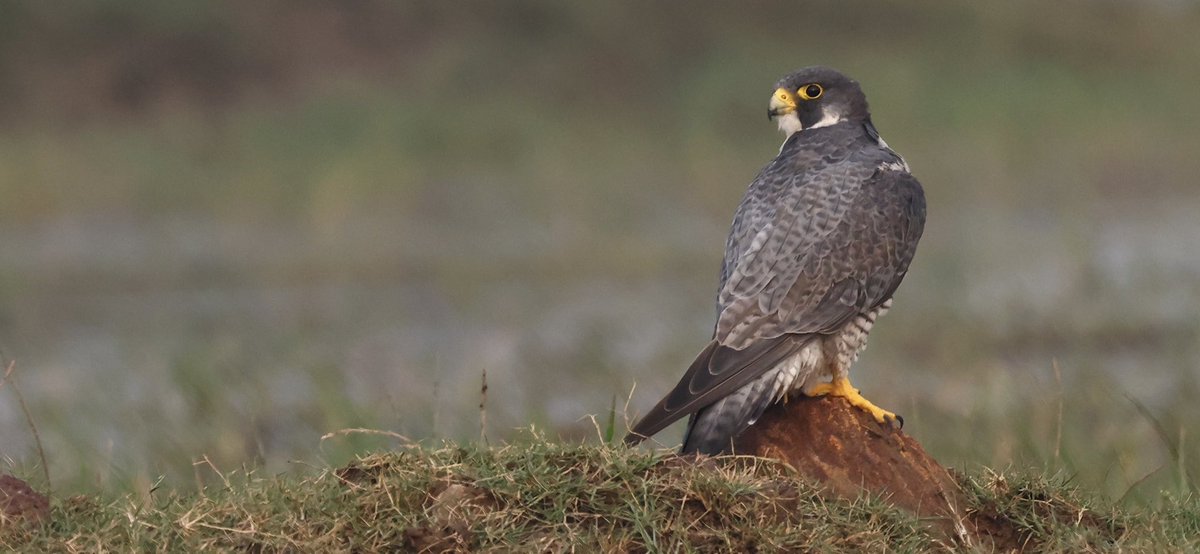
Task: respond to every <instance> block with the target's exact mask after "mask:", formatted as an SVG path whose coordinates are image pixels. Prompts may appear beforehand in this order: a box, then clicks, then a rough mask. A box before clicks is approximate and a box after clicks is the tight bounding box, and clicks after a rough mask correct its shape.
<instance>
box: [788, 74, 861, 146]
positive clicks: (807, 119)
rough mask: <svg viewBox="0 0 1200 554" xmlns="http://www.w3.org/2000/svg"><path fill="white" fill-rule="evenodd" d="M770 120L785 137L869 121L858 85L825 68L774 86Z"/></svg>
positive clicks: (798, 75) (793, 76)
mask: <svg viewBox="0 0 1200 554" xmlns="http://www.w3.org/2000/svg"><path fill="white" fill-rule="evenodd" d="M775 87H776V88H775V93H774V94H772V95H771V103H770V105H769V106H768V107H767V117H769V118H770V119H772V120H775V121H776V122H777V123H778V124H779V130H780V131H783V133H784V134H785V135H788V136H791V134H792V133H795V132H797V131H803V130H805V129H813V128H816V127H826V126H829V125H833V124H836V123H841V122H843V121H866V120H867V119H868V118H869V117H870V112H868V111H867V97H866V95H864V94H863V91H862V89H861V88H859V86H858V82H857V81H854V80H852V79H850V78H849V77H847V76H845V75H842V74H841V73H838V72H837V71H835V70H833V69H830V68H828V67H823V66H819V65H816V66H812V67H806V68H804V69H801V70H799V71H797V72H795V73H792V74H791V75H788V76H786V77H784V78H782V79H780V80H779V82H778V83H775Z"/></svg>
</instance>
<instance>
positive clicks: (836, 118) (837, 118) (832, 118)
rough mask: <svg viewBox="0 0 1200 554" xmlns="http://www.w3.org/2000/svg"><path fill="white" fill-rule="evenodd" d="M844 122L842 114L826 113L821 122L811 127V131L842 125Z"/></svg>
mask: <svg viewBox="0 0 1200 554" xmlns="http://www.w3.org/2000/svg"><path fill="white" fill-rule="evenodd" d="M842 121H843V120H842V114H840V113H838V112H825V113H824V114H823V116H822V117H821V120H820V121H818V122H816V123H813V124H812V126H810V127H809V129H816V128H817V127H828V126H830V125H834V124H837V123H841V122H842Z"/></svg>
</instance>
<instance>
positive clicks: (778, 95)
mask: <svg viewBox="0 0 1200 554" xmlns="http://www.w3.org/2000/svg"><path fill="white" fill-rule="evenodd" d="M775 99H776V100H777V101H778V102H779V103H781V104H783V105H785V106H791V107H795V106H796V99H795V97H793V96H792V93H791V91H789V90H787V89H785V88H777V89H775Z"/></svg>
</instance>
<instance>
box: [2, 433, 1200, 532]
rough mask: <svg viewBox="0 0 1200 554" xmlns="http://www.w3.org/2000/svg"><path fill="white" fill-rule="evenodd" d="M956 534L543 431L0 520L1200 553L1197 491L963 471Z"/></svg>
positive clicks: (744, 470)
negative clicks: (1148, 496) (1104, 491)
mask: <svg viewBox="0 0 1200 554" xmlns="http://www.w3.org/2000/svg"><path fill="white" fill-rule="evenodd" d="M961 483H962V485H963V487H964V488H965V489H966V491H967V492H968V498H969V499H970V500H969V502H970V505H968V506H963V507H961V508H962V511H961V514H962V517H963V521H964V522H965V524H966V525H968V526H969V527H971V528H974V527H975V526H983V527H984V528H985V529H986V530H987V534H986V537H987V538H980V537H979V536H978V535H976V536H975V538H974V539H973V540H972V541H971V542H970V543H966V542H964V541H963V539H953V538H950V537H948V536H946V535H944V534H940V533H939V532H938V531H937V530H936V529H935V528H933V527H930V526H929V525H927V523H926V522H922V521H918V520H917V519H915V518H914V517H912V516H910V515H908V514H906V513H904V512H901V511H897V510H896V509H894V508H891V507H890V506H889V505H888V504H887V503H886V502H883V501H880V500H878V499H871V498H860V499H857V500H852V501H850V500H840V499H836V498H831V497H827V496H825V495H823V494H822V493H820V492H819V491H818V490H817V489H815V488H814V487H813V486H812V485H810V484H808V483H805V482H803V481H800V480H797V479H796V478H795V476H794V475H792V474H790V473H789V471H788V469H787V468H786V467H783V466H780V465H778V464H773V463H771V462H769V461H765V460H761V459H750V458H730V459H721V460H717V461H710V462H704V463H700V464H696V463H695V462H694V461H686V460H682V459H678V458H674V457H673V456H671V455H664V454H663V453H661V452H659V453H651V452H644V451H636V450H625V449H612V448H608V447H602V446H580V445H564V444H561V443H554V442H548V441H545V440H543V439H540V438H536V437H534V438H533V439H526V440H523V441H521V442H520V443H519V444H513V445H509V446H505V447H502V448H490V449H489V448H478V447H473V446H455V445H445V446H441V447H437V448H423V447H419V446H411V447H405V448H401V449H399V450H398V451H396V452H393V453H387V454H374V455H370V456H365V457H363V458H361V459H359V460H357V461H355V462H353V463H351V464H349V465H348V466H346V467H343V468H341V469H336V470H327V471H323V472H321V473H320V474H319V475H316V476H311V477H308V478H303V479H300V478H294V477H263V476H260V475H257V474H255V473H250V474H245V473H230V474H226V475H224V476H223V477H222V480H219V481H218V482H216V483H213V484H210V486H208V487H205V488H204V489H203V490H202V491H201V492H199V493H191V494H181V493H179V492H175V491H172V490H170V489H161V490H155V491H151V492H148V493H147V494H145V495H144V496H140V497H122V498H114V497H112V496H102V497H85V496H80V497H74V498H70V499H66V500H63V501H61V502H57V503H56V504H55V506H54V509H53V513H52V518H51V522H50V523H48V524H46V525H45V526H41V527H38V526H24V527H20V526H14V527H10V528H4V529H0V547H3V548H5V549H13V550H26V551H86V550H91V551H95V550H114V551H141V552H150V551H201V550H203V551H222V550H229V551H246V550H251V551H255V552H278V551H297V550H299V551H310V552H330V551H359V552H362V551H366V552H381V551H394V550H396V549H419V548H429V549H431V550H430V551H441V549H444V548H451V549H456V550H468V549H469V550H485V551H512V550H517V551H529V550H531V549H536V550H538V551H550V552H560V551H570V550H572V549H582V550H585V551H596V550H599V551H604V552H674V551H700V552H746V551H752V550H755V549H757V550H762V551H811V550H814V549H815V550H819V551H822V552H863V551H872V552H878V551H883V550H895V551H902V552H924V551H929V550H931V549H940V548H942V547H945V546H951V547H957V548H964V547H967V546H969V545H973V546H975V547H979V548H980V549H981V550H984V551H988V550H989V549H990V548H991V547H995V548H996V549H997V550H1004V549H1008V548H1014V547H1029V548H1035V549H1038V550H1041V551H1069V552H1079V551H1118V550H1125V551H1164V550H1174V551H1181V550H1191V549H1195V548H1200V533H1198V532H1200V504H1197V503H1196V502H1195V501H1194V500H1189V501H1177V500H1172V499H1164V509H1163V510H1161V511H1158V512H1155V513H1149V512H1140V511H1134V510H1118V509H1114V508H1112V507H1111V506H1109V505H1107V504H1105V503H1100V502H1094V501H1092V500H1089V499H1087V498H1085V497H1084V496H1083V495H1081V494H1079V493H1078V492H1077V491H1075V490H1074V489H1073V488H1072V487H1070V486H1068V485H1066V484H1065V483H1064V482H1063V480H1061V479H1052V480H1046V479H1043V478H1038V477H1027V476H1014V475H1000V474H995V473H991V472H984V473H981V474H979V475H975V476H971V477H962V478H961Z"/></svg>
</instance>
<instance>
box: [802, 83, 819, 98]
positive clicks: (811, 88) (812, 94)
mask: <svg viewBox="0 0 1200 554" xmlns="http://www.w3.org/2000/svg"><path fill="white" fill-rule="evenodd" d="M823 92H825V89H823V88H821V85H818V84H816V83H813V84H811V85H804V86H802V87H800V90H798V91H796V93H797V94H799V95H800V98H803V99H805V100H816V99H817V98H820V97H821V93H823Z"/></svg>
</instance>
